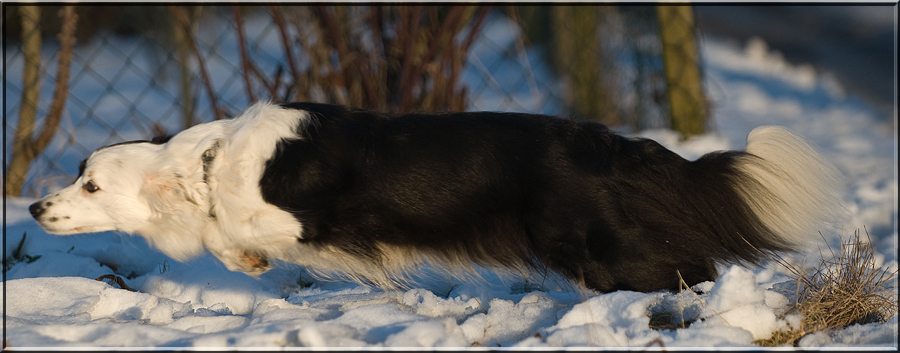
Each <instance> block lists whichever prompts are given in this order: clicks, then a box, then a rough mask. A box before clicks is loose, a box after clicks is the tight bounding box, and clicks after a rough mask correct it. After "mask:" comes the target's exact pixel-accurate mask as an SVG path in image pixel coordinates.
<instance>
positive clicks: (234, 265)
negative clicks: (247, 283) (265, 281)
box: [219, 250, 272, 277]
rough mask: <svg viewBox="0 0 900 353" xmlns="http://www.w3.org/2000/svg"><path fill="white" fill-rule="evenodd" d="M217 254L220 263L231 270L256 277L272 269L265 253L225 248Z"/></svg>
mask: <svg viewBox="0 0 900 353" xmlns="http://www.w3.org/2000/svg"><path fill="white" fill-rule="evenodd" d="M222 255H223V256H219V259H220V260H222V263H223V264H225V267H227V268H228V269H229V270H231V271H237V272H243V273H246V274H248V275H250V276H253V277H257V276H259V275H261V274H263V273H265V272H266V271H268V270H270V269H272V265H271V264H270V263H269V259H268V258H266V255H265V254H262V253H259V252H256V251H252V250H226V251H224V252H223V253H222Z"/></svg>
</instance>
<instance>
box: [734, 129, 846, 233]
mask: <svg viewBox="0 0 900 353" xmlns="http://www.w3.org/2000/svg"><path fill="white" fill-rule="evenodd" d="M747 152H748V153H750V154H751V155H752V156H747V157H746V158H742V160H741V161H740V162H739V163H738V166H737V167H738V169H739V170H741V171H742V172H744V173H746V175H747V176H749V177H750V178H751V179H752V180H753V181H755V183H748V184H746V185H742V187H741V188H740V190H739V192H740V193H741V195H742V197H743V198H744V199H745V200H747V203H748V204H749V205H750V208H751V209H752V210H753V213H755V214H756V216H757V217H759V219H760V221H762V223H763V224H764V225H765V226H766V227H768V228H769V229H770V230H771V231H773V232H774V233H775V234H777V235H778V236H779V237H780V238H781V239H782V240H784V241H787V242H789V243H792V244H794V245H806V244H808V243H810V242H812V241H815V240H816V239H821V238H819V236H818V234H819V231H823V230H825V228H826V227H827V226H830V225H834V224H838V223H840V222H841V221H842V220H843V219H844V217H845V216H846V208H845V206H844V204H843V202H842V198H841V192H842V190H843V187H844V178H843V176H842V174H841V173H840V171H838V170H837V168H835V167H834V165H832V164H831V163H829V162H828V161H827V160H825V158H824V157H822V156H821V155H820V154H819V153H818V152H816V151H815V149H813V147H812V146H810V144H809V143H807V142H806V141H805V140H804V139H803V138H801V137H800V136H797V135H795V134H793V133H791V132H790V131H788V130H787V129H785V128H783V127H780V126H762V127H758V128H756V129H753V131H751V132H750V134H749V135H748V136H747Z"/></svg>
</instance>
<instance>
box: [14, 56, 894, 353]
mask: <svg viewBox="0 0 900 353" xmlns="http://www.w3.org/2000/svg"><path fill="white" fill-rule="evenodd" d="M703 57H704V61H705V64H706V65H707V66H706V75H707V87H708V90H709V94H710V96H711V97H712V100H713V102H712V103H713V107H714V109H713V112H714V119H715V121H714V126H715V130H714V131H712V132H710V133H708V134H706V135H702V136H697V137H694V138H691V139H689V140H687V141H679V138H678V135H677V134H676V133H675V132H672V131H669V130H651V131H644V132H641V133H639V135H641V136H645V137H650V138H653V139H656V140H658V141H660V142H661V143H662V144H663V145H665V146H667V147H669V148H671V149H673V150H674V151H676V152H678V153H679V154H681V155H683V156H685V157H686V158H689V159H693V158H696V157H698V156H700V155H702V154H703V153H706V152H710V151H714V150H720V149H740V148H743V147H744V145H745V142H744V141H745V139H746V136H747V133H749V131H750V130H752V129H753V128H754V127H757V126H759V125H769V124H779V125H785V126H787V127H788V128H789V129H792V130H794V131H796V132H799V133H800V134H801V135H804V136H806V137H807V138H809V139H810V140H811V141H812V142H814V143H815V144H816V145H817V146H818V148H819V149H820V150H821V151H822V152H823V154H824V155H825V157H826V158H827V159H829V160H831V161H833V162H834V163H835V164H836V165H837V166H838V168H839V169H840V170H841V171H842V172H843V173H844V174H845V175H846V176H847V179H848V189H847V193H846V195H845V200H846V202H847V203H848V205H849V208H850V218H849V219H848V220H847V221H846V222H845V223H844V224H843V229H842V230H841V229H832V230H823V237H824V238H825V239H826V240H828V241H829V243H828V244H830V245H831V246H832V248H835V246H836V244H837V239H838V237H839V236H840V234H841V232H843V234H844V235H845V236H846V235H849V234H852V232H853V231H855V230H857V229H862V228H863V227H865V229H866V230H868V234H869V236H870V238H871V242H872V244H873V246H874V247H875V250H876V251H877V257H878V261H879V264H880V265H884V266H886V267H887V268H888V269H889V270H890V271H895V270H896V269H897V267H898V266H897V238H898V236H897V156H896V151H897V138H896V116H893V117H888V118H885V117H881V116H879V115H878V113H877V112H876V111H875V110H874V109H870V108H869V107H868V106H866V105H865V104H863V103H861V102H859V101H857V100H854V99H853V98H852V97H849V96H847V95H846V94H845V93H844V92H843V90H842V89H841V88H840V84H839V83H838V82H835V81H834V80H833V79H832V78H830V77H829V76H827V75H825V74H821V73H817V72H815V70H814V69H813V68H812V67H811V66H809V65H791V64H789V63H787V62H785V61H784V60H783V59H782V58H781V57H780V56H779V55H778V54H777V53H774V52H772V51H771V50H769V49H768V48H767V47H766V45H765V43H763V42H761V41H759V40H754V41H751V42H750V43H749V44H747V45H746V46H743V47H742V46H739V45H737V44H734V43H730V42H727V41H718V40H707V41H706V42H704V45H703ZM481 103H483V104H487V103H489V102H481ZM100 140H102V139H100ZM71 163H77V161H73V162H71ZM33 201H34V200H33V199H27V198H9V199H7V200H6V209H5V215H4V217H5V219H4V220H5V224H6V227H5V229H4V230H5V241H6V252H5V254H4V257H5V258H8V259H10V258H12V254H13V251H14V250H16V248H17V247H18V245H19V243H20V241H21V240H22V239H23V236H24V235H25V234H27V237H26V238H25V241H24V242H23V245H22V251H21V253H20V254H19V255H20V257H19V259H18V260H16V261H15V262H14V263H13V264H12V265H11V267H10V269H9V271H8V272H7V273H6V282H5V283H4V285H5V291H4V300H5V303H6V306H5V308H4V312H3V315H4V317H5V319H6V321H5V325H6V337H4V340H5V341H4V342H5V344H6V345H8V346H10V347H12V348H22V349H25V348H40V347H45V348H50V347H52V348H57V349H58V348H60V347H132V348H134V347H152V348H157V349H160V348H161V349H166V348H180V347H188V348H198V349H200V348H221V347H230V348H242V349H247V348H279V347H320V348H321V347H331V348H332V349H340V348H341V347H347V348H359V347H369V348H380V347H394V348H396V347H451V348H454V347H455V348H464V347H488V348H491V347H513V348H522V349H525V348H529V349H548V348H551V349H552V348H557V347H569V348H577V347H634V348H638V349H645V348H647V349H674V350H681V349H693V348H701V349H715V348H732V349H734V348H747V347H751V348H752V347H756V346H754V345H753V341H754V340H757V339H764V338H768V337H769V335H770V334H771V332H772V331H773V330H777V329H783V328H787V327H796V326H797V325H798V323H799V319H800V318H799V317H798V316H789V317H786V318H783V319H780V318H778V316H777V313H779V312H780V311H779V310H781V309H783V308H784V307H785V306H786V305H788V304H789V303H790V300H791V298H789V297H788V296H786V294H785V293H789V291H787V292H786V291H784V290H780V289H782V288H786V287H790V278H789V277H788V276H787V273H788V272H787V271H786V270H785V269H784V268H781V267H780V266H779V265H777V264H774V263H768V264H764V265H762V266H760V267H758V268H743V267H738V266H722V267H721V268H720V273H721V276H720V277H719V278H718V279H717V280H716V281H714V282H704V283H701V284H698V285H696V286H694V287H693V293H692V292H688V291H685V292H683V293H673V292H668V291H661V292H655V293H636V292H628V291H619V292H613V293H606V294H600V293H596V292H593V291H590V290H586V289H579V288H571V287H568V286H565V285H560V283H558V282H554V281H549V282H548V283H541V284H537V283H532V282H527V281H523V280H522V279H515V278H513V279H510V278H506V277H502V276H496V275H493V274H491V272H489V271H482V272H483V273H482V276H481V277H480V279H479V278H473V279H472V280H470V281H467V282H449V283H448V282H444V281H442V280H441V279H440V278H434V279H430V280H423V281H422V282H421V285H420V286H416V287H414V288H410V289H406V290H381V289H377V288H371V287H367V286H361V285H358V284H355V283H352V282H342V281H326V280H318V279H314V278H313V277H311V276H310V275H309V274H308V273H307V272H306V270H305V269H303V268H301V267H300V266H296V265H292V264H286V263H281V264H279V266H277V267H276V268H275V269H273V270H271V271H269V272H267V273H264V274H263V275H261V276H260V277H259V278H258V279H257V278H252V277H249V276H246V275H244V274H241V273H235V272H230V271H228V270H227V269H225V267H224V266H223V265H222V264H221V263H219V262H218V261H217V260H216V259H215V258H214V257H212V256H210V255H205V256H201V257H198V258H196V259H193V260H190V261H188V262H184V263H180V262H176V261H174V260H172V259H170V258H167V257H166V256H165V255H162V254H161V253H159V252H158V251H156V250H153V249H152V248H151V247H150V246H149V245H148V244H147V243H146V242H145V241H144V240H143V239H142V238H140V237H137V236H129V235H121V234H116V233H99V234H87V235H76V236H66V237H59V236H53V235H49V234H47V233H45V232H44V231H43V230H41V229H40V227H39V226H38V225H37V224H36V223H35V222H34V221H33V220H32V219H31V218H30V216H29V214H28V211H27V207H28V205H29V204H30V203H31V202H33ZM822 253H829V252H828V250H827V249H823V250H822ZM24 255H28V256H24ZM807 255H808V257H807V258H806V260H807V264H808V265H809V264H815V263H816V262H817V259H818V258H820V257H819V255H820V252H819V251H818V250H817V251H815V252H811V253H809V254H807ZM38 256H39V257H38ZM795 260H802V259H795ZM104 275H118V276H120V277H121V278H122V279H123V280H124V282H125V283H126V284H127V285H128V286H129V287H131V288H133V289H135V290H136V292H132V291H128V290H124V289H121V288H119V287H118V286H113V285H110V284H108V283H107V282H104V281H97V280H95V278H98V277H101V276H104ZM892 284H893V285H894V291H895V293H896V280H895V281H893V282H892ZM651 313H654V314H656V313H670V314H672V317H673V319H672V320H673V323H675V322H680V321H682V320H684V321H688V322H693V323H692V324H691V325H690V326H689V327H687V328H681V329H668V330H665V329H661V330H654V329H650V328H649V324H650V320H651V317H650V316H651ZM897 326H898V325H897V318H896V317H893V318H891V319H890V320H888V321H886V322H883V323H870V324H865V325H853V326H850V327H847V328H844V329H838V330H834V331H829V332H820V333H815V334H811V335H808V336H806V337H804V338H803V339H801V340H800V341H799V346H801V347H834V348H840V347H854V348H855V349H893V350H896V349H897V346H898V334H897V332H898V327H897ZM661 347H662V348H661Z"/></svg>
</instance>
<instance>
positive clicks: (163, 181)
mask: <svg viewBox="0 0 900 353" xmlns="http://www.w3.org/2000/svg"><path fill="white" fill-rule="evenodd" d="M141 195H142V196H144V197H145V198H146V199H147V200H148V201H149V202H150V206H151V207H153V208H154V209H155V210H157V211H163V210H167V209H177V208H183V207H185V206H188V205H194V206H199V197H200V195H199V191H197V190H195V189H194V188H192V187H191V186H190V182H189V181H188V179H187V178H186V177H184V175H183V174H181V173H177V172H173V171H155V172H152V173H150V174H148V175H147V176H146V177H145V178H144V185H143V187H142V188H141Z"/></svg>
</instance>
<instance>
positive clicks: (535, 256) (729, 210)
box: [260, 103, 788, 291]
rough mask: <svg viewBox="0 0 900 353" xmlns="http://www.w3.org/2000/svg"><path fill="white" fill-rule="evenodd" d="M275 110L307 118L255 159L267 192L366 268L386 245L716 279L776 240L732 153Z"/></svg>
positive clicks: (576, 129)
mask: <svg viewBox="0 0 900 353" xmlns="http://www.w3.org/2000/svg"><path fill="white" fill-rule="evenodd" d="M285 107H288V108H292V109H301V110H305V111H307V112H309V113H310V114H311V115H312V117H313V120H312V123H311V124H310V125H308V126H306V127H305V128H304V129H303V131H301V135H302V136H303V138H302V139H299V140H291V141H283V142H282V143H280V145H279V147H278V151H277V152H276V154H275V155H274V157H273V158H272V159H271V160H269V161H268V163H267V164H266V169H265V172H264V174H263V178H262V180H261V181H260V187H261V191H262V195H263V198H264V200H265V201H266V202H269V203H271V204H274V205H276V206H278V207H279V208H281V209H283V210H285V211H288V212H290V213H292V214H293V215H294V216H295V217H296V218H297V219H298V220H299V221H300V222H301V223H302V224H303V240H301V242H303V243H305V244H306V245H310V246H318V247H322V248H323V249H324V248H328V247H335V248H338V249H341V250H342V251H344V252H346V253H348V254H352V255H353V256H358V257H360V258H365V259H368V260H370V261H372V263H373V266H377V265H378V264H379V263H383V262H384V261H385V259H384V256H390V254H388V253H386V252H384V251H383V250H384V249H385V248H388V247H394V248H404V249H415V250H414V251H421V252H423V253H427V254H429V255H432V256H436V257H438V258H442V259H445V260H447V261H448V262H451V263H453V262H454V261H456V262H458V261H473V262H474V263H477V264H480V265H487V266H505V267H513V268H516V267H526V268H532V269H539V268H542V266H546V267H548V268H549V269H551V270H553V271H556V272H558V273H560V274H562V275H563V276H565V277H567V278H569V279H572V280H575V281H577V282H582V283H584V284H585V285H587V286H589V287H591V288H594V289H597V290H600V291H612V290H619V289H627V290H638V291H652V290H657V289H663V288H671V289H675V288H678V286H679V277H678V273H680V275H681V276H682V277H683V278H684V280H685V281H686V282H687V283H688V284H695V283H698V282H702V281H706V280H713V279H715V277H716V270H715V267H714V262H715V261H722V260H725V261H739V260H748V261H756V260H758V259H759V258H760V257H761V256H762V253H761V252H759V251H757V250H756V249H761V250H768V251H780V250H785V249H787V248H788V246H787V245H786V244H784V243H783V242H781V241H780V240H779V239H778V238H777V237H776V236H774V235H773V234H771V232H770V231H769V230H768V229H767V228H766V227H765V226H762V225H761V223H760V221H759V219H757V217H756V216H755V215H754V214H753V212H752V211H751V210H750V208H749V207H748V205H747V203H746V202H745V201H744V200H742V199H741V197H740V195H739V194H738V193H737V192H736V191H735V190H736V189H735V185H736V184H739V183H743V182H746V181H745V180H744V177H743V176H742V175H740V173H739V172H738V171H737V170H736V169H735V167H734V165H735V163H736V161H737V160H738V159H739V158H740V157H741V156H744V154H745V153H744V152H733V151H732V152H723V153H714V154H709V155H707V156H704V157H703V158H701V159H700V160H697V161H694V162H690V161H687V160H685V159H683V158H682V157H680V156H678V155H677V154H675V153H673V152H671V151H669V150H667V149H666V148H664V147H662V146H661V145H659V144H658V143H656V142H654V141H651V140H646V139H632V138H625V137H623V136H620V135H616V134H613V133H612V132H610V131H609V130H608V129H607V128H606V127H605V126H603V125H600V124H597V123H591V122H577V121H574V120H570V119H561V118H554V117H549V116H543V115H531V114H515V113H489V112H478V113H446V114H407V115H396V116H395V115H389V114H382V113H376V112H370V111H364V110H358V109H352V108H346V107H341V106H332V105H323V104H312V103H291V104H287V105H285ZM748 242H749V244H752V245H753V246H748Z"/></svg>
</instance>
